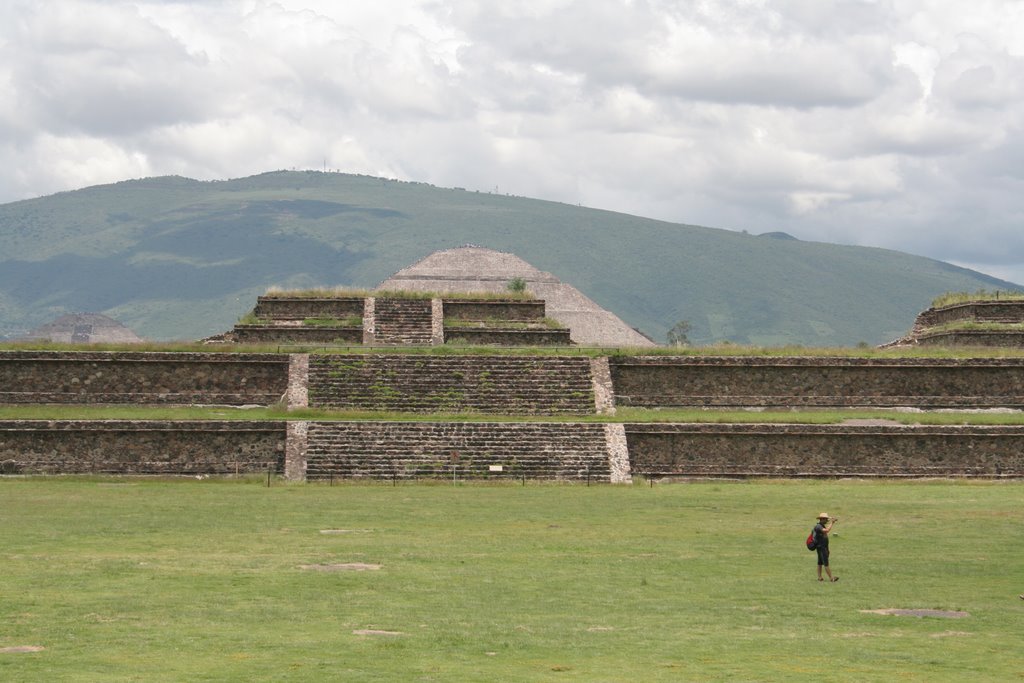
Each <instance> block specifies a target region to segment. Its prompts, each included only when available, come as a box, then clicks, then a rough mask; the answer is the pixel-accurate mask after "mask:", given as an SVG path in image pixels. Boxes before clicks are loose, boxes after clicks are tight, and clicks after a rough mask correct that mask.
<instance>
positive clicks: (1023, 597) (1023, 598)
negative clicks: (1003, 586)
mask: <svg viewBox="0 0 1024 683" xmlns="http://www.w3.org/2000/svg"><path fill="white" fill-rule="evenodd" d="M824 580H825V579H823V578H821V577H820V576H819V577H818V581H824ZM1020 599H1021V600H1024V595H1022V596H1020Z"/></svg>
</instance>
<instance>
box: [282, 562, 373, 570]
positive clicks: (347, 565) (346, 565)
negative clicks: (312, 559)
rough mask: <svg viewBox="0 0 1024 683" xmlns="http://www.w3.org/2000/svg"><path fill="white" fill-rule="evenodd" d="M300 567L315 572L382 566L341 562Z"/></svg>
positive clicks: (366, 568)
mask: <svg viewBox="0 0 1024 683" xmlns="http://www.w3.org/2000/svg"><path fill="white" fill-rule="evenodd" d="M299 568H300V569H306V570H309V571H314V572H368V571H376V570H378V569H380V568H381V565H379V564H366V563H365V562H339V563H336V564H303V565H299Z"/></svg>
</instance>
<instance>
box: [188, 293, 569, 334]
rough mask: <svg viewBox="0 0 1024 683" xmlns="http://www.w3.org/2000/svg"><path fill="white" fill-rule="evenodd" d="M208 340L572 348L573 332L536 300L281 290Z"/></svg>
mask: <svg viewBox="0 0 1024 683" xmlns="http://www.w3.org/2000/svg"><path fill="white" fill-rule="evenodd" d="M208 341H222V342H236V343H278V344H281V343H288V344H330V345H342V346H349V345H356V346H358V345H364V344H365V345H372V346H437V345H440V344H466V345H475V346H478V345H492V346H568V345H569V344H570V343H571V340H570V335H569V329H568V328H565V327H561V326H560V325H558V323H556V322H555V321H553V320H551V319H549V318H547V317H546V314H545V305H544V301H542V300H540V299H533V298H517V297H511V296H509V297H504V298H500V297H497V296H495V297H491V298H474V297H466V296H454V295H453V296H444V297H442V296H438V295H426V296H416V295H403V294H402V293H390V292H380V293H377V294H375V295H370V296H359V295H354V294H346V293H331V292H330V291H328V290H323V291H311V292H294V293H289V292H278V293H272V294H267V295H265V296H261V297H259V299H258V301H257V303H256V307H255V308H254V309H253V311H252V313H251V314H250V315H249V316H247V317H246V318H245V319H244V321H243V322H239V323H238V324H237V325H235V327H234V329H233V330H232V331H231V332H230V333H228V334H226V335H222V336H221V337H216V338H213V339H211V340H208Z"/></svg>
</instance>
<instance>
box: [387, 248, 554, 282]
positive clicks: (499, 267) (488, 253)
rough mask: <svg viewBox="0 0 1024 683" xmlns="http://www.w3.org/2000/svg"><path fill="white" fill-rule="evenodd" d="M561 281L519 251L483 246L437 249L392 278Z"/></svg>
mask: <svg viewBox="0 0 1024 683" xmlns="http://www.w3.org/2000/svg"><path fill="white" fill-rule="evenodd" d="M517 277H519V278H523V279H524V280H529V279H535V280H546V279H552V280H555V281H557V279H556V278H554V276H552V275H551V274H550V273H544V272H542V271H540V270H537V269H536V268H534V267H533V266H531V265H530V264H529V263H527V262H526V261H524V260H523V259H521V258H519V257H518V256H516V255H515V254H509V253H506V252H502V251H495V250H493V249H484V248H483V247H460V248H458V249H444V250H442V251H435V252H434V253H433V254H431V255H430V256H427V257H426V258H425V259H423V260H421V261H417V262H416V263H414V264H413V265H411V266H409V267H408V268H403V269H402V270H400V271H398V272H397V273H395V274H394V275H393V276H392V277H391V278H390V279H400V280H404V279H416V278H424V279H452V280H470V281H478V280H480V279H481V278H484V279H486V280H488V281H492V280H494V281H496V280H505V281H508V280H512V279H514V278H517Z"/></svg>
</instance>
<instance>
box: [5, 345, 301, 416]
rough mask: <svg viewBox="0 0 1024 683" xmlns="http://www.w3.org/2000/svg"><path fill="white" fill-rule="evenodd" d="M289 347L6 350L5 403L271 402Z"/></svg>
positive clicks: (277, 394)
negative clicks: (254, 350) (251, 350)
mask: <svg viewBox="0 0 1024 683" xmlns="http://www.w3.org/2000/svg"><path fill="white" fill-rule="evenodd" d="M287 388H288V356H287V355H283V354H242V353H239V354H234V353H157V352H132V353H126V352H53V351H0V404H2V403H20V404H29V403H40V404H47V403H49V404H54V403H92V404H154V403H156V404H165V405H188V404H216V405H248V404H255V405H269V404H272V403H275V402H277V401H278V400H280V399H281V398H282V396H283V395H284V393H285V391H286V389H287Z"/></svg>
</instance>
